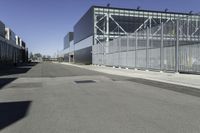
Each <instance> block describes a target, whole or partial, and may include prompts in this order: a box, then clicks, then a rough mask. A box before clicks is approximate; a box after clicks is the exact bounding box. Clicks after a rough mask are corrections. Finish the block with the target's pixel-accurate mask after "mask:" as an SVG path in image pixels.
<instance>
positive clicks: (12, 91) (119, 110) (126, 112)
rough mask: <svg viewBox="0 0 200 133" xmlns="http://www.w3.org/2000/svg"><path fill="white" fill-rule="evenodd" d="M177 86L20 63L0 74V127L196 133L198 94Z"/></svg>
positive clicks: (21, 131)
mask: <svg viewBox="0 0 200 133" xmlns="http://www.w3.org/2000/svg"><path fill="white" fill-rule="evenodd" d="M163 86H165V87H163ZM167 86H168V88H171V89H167ZM176 88H178V87H177V86H174V85H167V84H159V83H157V82H151V81H147V80H142V79H135V78H130V77H122V76H114V75H108V74H103V73H100V72H95V71H90V70H86V69H83V68H78V67H74V66H66V65H61V64H53V63H48V62H46V63H39V64H32V65H25V66H18V67H17V68H10V69H9V72H8V71H6V72H5V71H4V72H1V76H0V130H1V132H2V133H68V132H69V133H122V132H123V133H133V132H136V133H199V132H200V126H199V125H200V111H199V110H200V98H199V96H198V95H196V96H195V95H192V94H189V95H188V94H187V93H180V92H178V91H174V90H176ZM181 88H182V89H187V88H184V87H181ZM181 88H180V87H179V89H181ZM172 90H173V91H172Z"/></svg>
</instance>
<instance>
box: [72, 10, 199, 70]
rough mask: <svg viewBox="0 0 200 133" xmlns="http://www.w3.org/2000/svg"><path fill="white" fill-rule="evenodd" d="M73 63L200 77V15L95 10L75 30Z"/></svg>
mask: <svg viewBox="0 0 200 133" xmlns="http://www.w3.org/2000/svg"><path fill="white" fill-rule="evenodd" d="M73 32H74V35H73V37H74V51H73V53H74V56H73V58H74V62H75V63H84V64H96V65H106V66H114V67H124V68H134V69H144V70H158V71H174V72H191V73H199V72H200V16H199V14H194V13H192V12H190V13H177V12H169V11H168V10H165V11H150V10H141V9H140V8H138V9H124V8H113V7H109V6H107V7H102V6H92V7H91V8H90V9H89V10H88V11H87V12H86V13H85V14H84V15H83V16H82V18H81V19H80V20H79V21H78V22H77V23H76V24H75V26H74V31H73Z"/></svg>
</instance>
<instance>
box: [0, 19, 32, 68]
mask: <svg viewBox="0 0 200 133" xmlns="http://www.w3.org/2000/svg"><path fill="white" fill-rule="evenodd" d="M27 61H28V48H27V47H26V43H25V42H24V41H23V40H22V39H21V38H19V36H17V35H16V34H15V33H14V32H13V31H12V30H11V29H10V28H7V27H5V24H4V23H3V22H1V21H0V65H1V64H13V63H15V64H16V63H23V62H27Z"/></svg>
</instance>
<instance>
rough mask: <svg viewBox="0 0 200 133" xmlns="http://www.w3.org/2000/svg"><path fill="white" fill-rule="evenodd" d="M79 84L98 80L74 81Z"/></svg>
mask: <svg viewBox="0 0 200 133" xmlns="http://www.w3.org/2000/svg"><path fill="white" fill-rule="evenodd" d="M74 82H75V83H77V84H84V83H96V81H94V80H78V81H74Z"/></svg>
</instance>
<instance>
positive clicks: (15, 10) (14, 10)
mask: <svg viewBox="0 0 200 133" xmlns="http://www.w3.org/2000/svg"><path fill="white" fill-rule="evenodd" d="M107 3H110V4H111V6H113V7H127V8H136V7H137V6H141V8H142V9H151V10H164V9H165V8H168V9H169V10H170V11H179V12H189V11H190V10H192V11H194V12H200V0H0V20H2V21H3V22H4V23H5V24H6V26H8V27H10V28H11V29H12V30H13V31H14V32H15V33H16V34H18V35H19V36H21V37H22V38H23V40H24V41H25V42H27V44H28V48H29V51H32V52H34V53H36V52H40V53H42V54H48V55H53V54H54V53H55V52H56V51H57V50H61V49H62V47H63V37H64V36H65V34H66V33H67V32H69V31H72V30H73V26H74V24H75V23H76V22H77V21H78V20H79V18H80V17H81V16H82V15H83V14H84V13H85V12H86V11H87V10H88V8H89V7H90V6H92V5H106V4H107Z"/></svg>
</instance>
